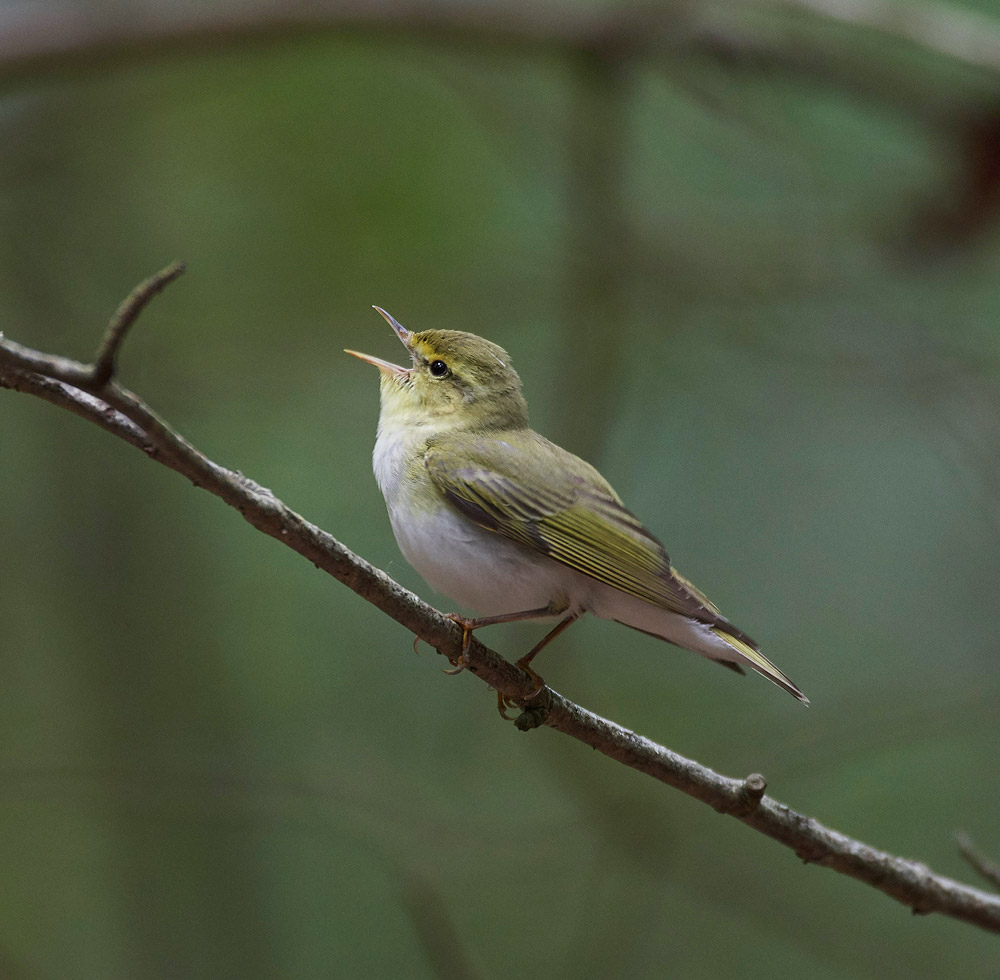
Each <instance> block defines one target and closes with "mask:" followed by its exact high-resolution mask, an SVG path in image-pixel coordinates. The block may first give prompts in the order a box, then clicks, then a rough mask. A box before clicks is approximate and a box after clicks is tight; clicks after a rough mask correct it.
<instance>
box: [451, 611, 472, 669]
mask: <svg viewBox="0 0 1000 980" xmlns="http://www.w3.org/2000/svg"><path fill="white" fill-rule="evenodd" d="M445 619H450V620H451V621H452V622H453V623H458V625H459V626H461V627H462V652H461V653H460V654H459V655H458V657H457V658H456V659H454V660H452V658H451V657H449V658H448V663H450V664H451V669H449V668H447V667H445V668H444V673H445V674H452V675H454V674H461V673H462V671H463V670H465V669H466V668H467V667H468V666H469V643H470V642H472V631H473V630H474V629H475V626H474V625H473V624H472V622H471V621H470V620H468V619H466V618H465V617H464V616H459V615H458V613H448V614H447V615H446V616H445Z"/></svg>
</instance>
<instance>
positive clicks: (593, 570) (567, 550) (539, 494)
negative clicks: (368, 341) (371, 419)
mask: <svg viewBox="0 0 1000 980" xmlns="http://www.w3.org/2000/svg"><path fill="white" fill-rule="evenodd" d="M374 309H375V310H377V311H378V313H380V314H381V315H382V317H383V318H384V319H385V320H386V322H387V323H388V324H389V326H390V327H392V329H393V330H394V331H395V334H396V336H397V337H398V338H399V340H400V341H401V342H402V344H403V346H404V347H405V348H406V351H407V353H408V354H409V359H410V365H409V366H401V365H398V364H394V363H392V362H390V361H385V360H382V359H381V358H378V357H374V356H372V355H370V354H362V353H360V352H358V351H355V350H346V353H348V354H352V355H353V356H354V357H357V358H360V359H361V360H362V361H365V362H367V363H368V364H371V365H374V366H375V367H376V368H378V371H379V374H380V376H381V377H380V411H379V419H378V427H377V433H376V439H375V448H374V451H373V453H372V466H373V470H374V473H375V479H376V482H377V483H378V486H379V489H380V490H381V492H382V495H383V497H384V498H385V503H386V507H387V510H388V513H389V521H390V523H391V525H392V530H393V534H394V535H395V538H396V541H397V543H398V545H399V548H400V550H401V551H402V553H403V556H404V557H405V558H406V560H407V561H408V562H409V564H410V565H412V566H413V568H414V569H415V570H416V571H417V572H418V573H419V574H420V575H421V576H422V577H423V578H424V579H425V580H426V581H427V582H428V583H429V584H430V585H431V586H432V587H433V588H435V589H436V590H438V591H439V592H441V593H442V594H443V595H445V596H447V597H448V598H450V599H451V600H453V601H455V602H456V603H458V604H459V605H460V606H466V607H468V608H470V609H472V610H475V611H476V612H477V613H478V614H479V615H478V616H476V617H475V618H469V617H465V616H462V615H460V614H458V613H452V614H450V617H449V618H451V619H453V620H454V621H455V622H457V623H458V624H459V625H460V626H461V627H462V629H463V647H462V657H461V658H459V660H458V661H455V662H454V663H455V664H456V665H457V666H458V667H459V669H461V667H462V666H463V665H464V658H465V651H466V649H467V647H468V643H469V637H470V636H471V634H472V632H473V631H474V630H477V629H480V628H481V627H484V626H491V625H495V624H498V623H509V622H516V621H520V620H536V619H537V620H551V619H555V620H556V623H555V625H554V626H553V628H552V629H551V630H550V631H549V632H548V633H547V634H546V635H545V636H544V637H543V638H542V639H541V640H540V641H539V642H538V643H537V644H536V645H535V646H534V647H533V648H532V649H531V650H530V651H529V652H528V653H527V654H525V655H524V656H523V657H521V658H520V659H519V660H518V661H517V666H518V667H520V668H521V669H523V670H525V671H526V672H527V673H528V674H529V675H530V676H532V677H533V678H534V679H535V680H536V681H537V682H538V684H539V691H540V690H541V686H542V684H543V683H544V682H543V681H542V679H541V677H539V675H538V674H537V673H535V671H534V670H533V669H532V667H531V666H530V665H531V662H532V660H533V659H534V658H535V656H536V655H537V654H538V652H539V651H540V650H541V649H542V648H543V647H545V646H546V645H547V644H548V643H549V642H550V641H551V640H553V639H555V637H556V636H558V635H559V634H560V633H562V632H563V631H564V630H565V629H566V628H567V627H569V626H570V625H571V624H572V623H574V622H575V621H576V620H577V619H579V618H580V617H581V616H583V615H584V614H585V613H590V614H592V615H594V616H598V617H600V618H601V619H608V620H613V621H615V622H617V623H621V624H623V625H625V626H630V627H632V628H633V629H635V630H638V631H640V632H642V633H647V634H649V635H651V636H654V637H657V638H659V639H661V640H666V641H667V642H668V643H671V644H674V645H675V646H678V647H682V648H684V649H687V650H691V651H693V652H695V653H698V654H701V655H702V656H704V657H707V658H708V659H710V660H714V661H717V662H718V663H721V664H723V665H724V666H727V667H729V668H731V669H733V670H735V671H737V672H739V673H744V672H745V671H744V670H743V668H744V667H749V668H750V669H751V670H754V671H756V672H757V673H758V674H761V675H763V676H764V677H766V678H767V679H768V680H770V681H772V682H773V683H774V684H776V685H777V686H778V687H780V688H782V689H783V690H785V691H787V692H788V693H789V694H791V695H792V696H793V697H795V698H797V699H798V700H799V701H801V702H802V703H803V704H808V703H809V699H808V698H807V697H806V696H805V694H803V693H802V691H801V690H800V689H799V688H798V686H797V685H796V684H794V683H793V682H792V681H791V680H790V679H789V678H788V677H787V676H786V675H785V674H784V673H783V672H782V671H781V670H779V669H778V668H777V667H776V666H775V665H774V664H773V663H771V661H770V660H768V659H767V658H766V657H765V656H764V655H763V654H762V653H761V652H760V647H759V646H758V644H757V643H756V642H755V641H754V640H753V639H751V638H750V637H749V636H748V635H747V634H746V633H745V632H743V630H741V629H739V628H738V627H737V626H735V625H734V624H733V623H731V622H730V621H729V620H728V619H726V618H725V616H723V615H722V613H721V612H720V611H719V609H718V608H717V607H716V606H715V605H714V604H713V603H712V602H711V601H710V600H709V599H708V598H707V596H705V595H704V593H702V592H701V591H700V590H699V589H697V588H696V587H695V586H694V585H693V584H692V583H691V582H689V581H688V580H687V579H686V578H684V577H683V576H682V575H681V574H680V573H679V572H678V571H677V570H676V569H675V568H674V567H673V566H672V565H671V562H670V558H669V556H668V555H667V551H666V549H665V548H664V546H663V544H662V543H661V542H660V540H659V539H658V538H656V537H655V536H654V535H653V534H652V533H651V532H650V531H649V530H647V528H646V527H645V526H644V524H643V523H642V522H641V521H640V520H639V518H637V517H636V516H635V515H634V514H633V513H632V512H631V511H630V510H628V508H626V506H625V504H624V503H623V502H622V499H621V498H620V497H619V496H618V494H617V493H616V492H615V490H614V489H613V488H612V486H611V484H610V483H608V481H607V480H606V479H605V478H604V477H603V476H601V474H600V473H599V472H598V471H597V470H596V469H595V468H594V467H593V466H591V465H590V464H589V463H587V462H585V461H584V460H582V459H580V458H579V457H578V456H575V455H573V454H572V453H570V452H569V451H567V450H566V449H563V448H562V447H560V446H558V445H556V444H555V443H553V442H550V441H549V440H548V439H546V438H544V437H543V436H541V435H539V434H538V433H537V432H535V431H534V430H533V429H532V428H531V427H530V425H529V422H528V407H527V403H526V401H525V398H524V395H523V393H522V390H521V379H520V377H519V376H518V374H517V372H516V371H515V370H514V368H513V366H512V365H511V360H510V356H509V355H508V354H507V352H506V351H505V350H504V349H503V348H502V347H500V346H498V345H497V344H495V343H492V342H491V341H489V340H485V339H484V338H482V337H479V336H477V335H475V334H472V333H467V332H465V331H461V330H438V329H429V330H423V331H420V332H415V331H412V330H408V329H407V328H406V327H404V326H403V325H402V324H401V323H399V321H398V320H396V319H395V318H394V317H393V316H392V315H390V314H389V313H387V312H386V311H385V310H383V309H381V308H380V307H378V306H376V307H374ZM537 693H538V692H536V694H537ZM499 701H500V710H501V713H503V709H504V704H505V699H504V698H502V697H500V698H499Z"/></svg>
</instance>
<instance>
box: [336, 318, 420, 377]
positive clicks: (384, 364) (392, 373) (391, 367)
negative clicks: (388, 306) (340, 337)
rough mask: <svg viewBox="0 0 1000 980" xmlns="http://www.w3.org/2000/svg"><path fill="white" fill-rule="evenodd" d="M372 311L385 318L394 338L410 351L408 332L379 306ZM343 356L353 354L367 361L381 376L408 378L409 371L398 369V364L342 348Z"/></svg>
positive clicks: (403, 368) (402, 368) (407, 369)
mask: <svg viewBox="0 0 1000 980" xmlns="http://www.w3.org/2000/svg"><path fill="white" fill-rule="evenodd" d="M372 309H374V310H378V312H379V313H381V314H382V316H383V317H384V318H385V321H386V323H388V324H389V326H390V327H392V329H393V330H395V331H396V336H397V337H399V339H400V340H401V341H402V343H403V346H404V347H405V348H406V349H407V350H409V349H410V331H409V330H407V329H406V327H404V326H403V325H402V324H401V323H400V322H399V321H398V320H397V319H396V318H395V317H394V316H392V315H391V314H389V313H386V312H385V310H383V309H382V308H381V307H379V306H373V307H372ZM344 353H345V354H353V355H354V356H355V357H357V358H359V359H360V360H362V361H367V362H368V363H369V364H374V365H375V367H377V368H378V369H379V371H381V372H382V373H383V374H385V375H388V376H389V377H394V378H400V379H404V378H408V377H409V376H410V369H409V368H405V367H400V366H399V365H398V364H392V363H390V362H389V361H383V360H382V358H381V357H372V355H371V354H361V353H359V352H358V351H356V350H347V348H344Z"/></svg>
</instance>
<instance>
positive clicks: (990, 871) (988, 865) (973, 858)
mask: <svg viewBox="0 0 1000 980" xmlns="http://www.w3.org/2000/svg"><path fill="white" fill-rule="evenodd" d="M955 840H956V841H957V842H958V851H959V853H960V854H961V855H962V857H964V858H965V860H966V861H968V862H969V864H971V865H972V867H973V869H974V870H976V871H978V872H979V873H980V874H981V875H982V876H983V877H984V878H985V879H986V880H987V881H988V882H989V883H990V884H991V885H993V887H994V888H997V889H1000V864H998V863H997V862H996V861H994V860H993V859H992V858H988V857H987V856H986V855H985V854H984V853H983V852H982V851H981V850H979V848H978V847H976V845H975V844H974V843H973V841H972V838H971V837H970V836H969V835H968V834H967V833H966V832H965V831H964V830H962V831H959V832H958V833H957V834H955Z"/></svg>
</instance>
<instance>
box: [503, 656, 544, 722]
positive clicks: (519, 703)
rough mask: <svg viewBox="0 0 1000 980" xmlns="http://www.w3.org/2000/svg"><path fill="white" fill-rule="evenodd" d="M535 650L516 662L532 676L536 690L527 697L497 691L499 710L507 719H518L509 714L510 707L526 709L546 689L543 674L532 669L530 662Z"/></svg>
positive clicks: (517, 665) (516, 665)
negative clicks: (509, 695)
mask: <svg viewBox="0 0 1000 980" xmlns="http://www.w3.org/2000/svg"><path fill="white" fill-rule="evenodd" d="M535 652H536V651H534V650H533V651H532V652H531V653H529V654H528V656H527V657H522V658H521V659H520V660H518V661H517V663H516V664H514V666H515V667H518V668H519V669H520V670H523V671H524V672H525V673H526V674H527V675H528V676H529V677H530V678H531V680H532V681H533V682H534V684H535V690H534V691H532V692H531V694H529V695H528V696H527V697H526V698H510V697H507V695H505V694H501V693H500V692H499V691H497V711H499V712H500V717H501V718H505V719H506V720H507V721H516V719H514V718H511V716H510V715H508V714H507V709H508V708H522V709H524V708H526V707H527V706H528V705H530V704H531V702H532V701H534V700H535V698H537V697H538V695H539V694H541V693H542V691H544V690H545V681H544V680H542V676H541V674H539V673H537V672H536V671H534V670H532V669H531V666H530V663H529V661H530V660H531V658H532V656H534V654H535Z"/></svg>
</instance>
